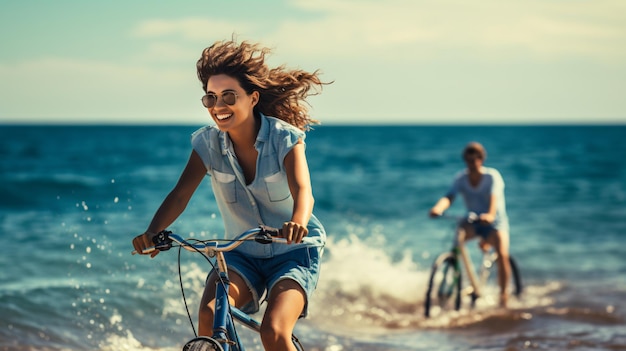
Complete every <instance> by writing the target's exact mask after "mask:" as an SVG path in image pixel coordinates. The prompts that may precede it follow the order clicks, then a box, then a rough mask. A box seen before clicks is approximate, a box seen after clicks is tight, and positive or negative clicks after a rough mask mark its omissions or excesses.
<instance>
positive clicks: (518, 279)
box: [509, 256, 524, 297]
mask: <svg viewBox="0 0 626 351" xmlns="http://www.w3.org/2000/svg"><path fill="white" fill-rule="evenodd" d="M509 262H510V263H511V280H512V281H513V288H514V290H513V294H515V296H517V297H519V296H520V295H522V291H523V290H524V287H523V286H522V276H521V274H520V270H519V266H518V265H517V262H516V261H515V260H514V259H513V256H509Z"/></svg>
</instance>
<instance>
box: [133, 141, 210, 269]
mask: <svg viewBox="0 0 626 351" xmlns="http://www.w3.org/2000/svg"><path fill="white" fill-rule="evenodd" d="M205 175H206V168H205V167H204V163H203V162H202V159H200V156H198V154H197V153H196V152H195V151H192V152H191V155H190V156H189V160H188V161H187V165H186V166H185V169H184V170H183V173H182V174H181V175H180V178H179V179H178V182H177V183H176V186H174V188H173V189H172V191H170V193H169V194H168V195H167V197H165V200H163V203H161V206H159V209H158V210H157V211H156V213H155V214H154V217H153V218H152V222H150V225H149V226H148V229H147V230H146V231H145V232H144V233H143V234H141V235H138V236H137V237H135V238H134V239H133V246H134V247H135V250H137V252H139V253H141V252H142V251H143V250H144V249H146V248H148V247H150V246H153V243H152V238H153V237H154V236H155V235H156V234H157V233H159V232H160V231H162V230H164V229H166V228H167V227H168V226H169V225H170V224H172V223H173V222H174V221H175V220H176V218H178V216H180V214H181V213H183V211H184V210H185V208H186V207H187V204H188V203H189V200H190V199H191V196H192V195H193V193H194V192H195V190H196V189H197V188H198V185H199V184H200V182H201V181H202V179H203V178H204V176H205ZM158 253H159V251H158V250H156V251H153V252H152V254H151V257H154V256H156V255H157V254H158Z"/></svg>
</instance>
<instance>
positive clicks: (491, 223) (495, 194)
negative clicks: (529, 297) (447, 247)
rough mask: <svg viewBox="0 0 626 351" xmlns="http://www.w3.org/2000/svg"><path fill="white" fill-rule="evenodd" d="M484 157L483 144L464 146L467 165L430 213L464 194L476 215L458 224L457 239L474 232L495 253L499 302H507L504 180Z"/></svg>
mask: <svg viewBox="0 0 626 351" xmlns="http://www.w3.org/2000/svg"><path fill="white" fill-rule="evenodd" d="M486 157H487V152H486V151H485V148H484V147H483V146H482V145H481V144H479V143H476V142H471V143H469V144H468V145H467V146H466V147H465V149H464V150H463V160H464V161H465V164H466V165H467V169H466V170H463V171H461V172H459V173H458V174H457V175H456V177H455V179H454V182H453V183H452V186H451V187H450V190H449V191H448V193H447V194H446V195H445V196H444V197H442V198H440V199H439V201H437V203H436V204H435V206H433V207H432V208H431V210H430V213H429V214H430V216H431V217H436V216H441V215H442V214H443V212H444V211H445V210H447V209H448V208H449V207H450V205H451V204H452V202H453V201H454V198H455V197H456V195H457V194H459V193H460V194H461V195H463V198H464V200H465V206H466V208H467V210H468V212H474V213H476V214H477V215H478V220H477V221H465V222H462V223H460V224H459V226H458V228H457V239H458V240H459V241H460V242H461V243H463V242H464V241H467V240H470V239H472V238H474V237H476V236H478V237H480V238H481V241H480V244H481V248H483V249H485V248H486V246H487V244H488V245H491V246H493V247H494V248H495V250H496V253H497V254H498V284H499V285H500V305H501V306H503V307H504V306H506V304H507V298H508V294H507V284H508V281H509V279H510V276H511V266H510V262H509V220H508V217H507V214H506V203H505V199H504V180H503V179H502V176H501V175H500V172H498V171H497V170H496V169H495V168H489V167H484V166H483V162H484V161H485V159H486Z"/></svg>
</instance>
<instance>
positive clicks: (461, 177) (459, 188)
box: [446, 167, 509, 232]
mask: <svg viewBox="0 0 626 351" xmlns="http://www.w3.org/2000/svg"><path fill="white" fill-rule="evenodd" d="M480 171H481V173H482V174H483V176H482V178H481V180H480V183H478V186H476V187H473V186H472V185H471V184H470V182H469V175H468V173H467V169H464V170H462V171H460V172H459V173H457V175H456V177H455V179H454V182H453V183H452V186H451V187H450V190H448V193H447V194H446V196H453V197H454V196H456V195H457V194H458V193H461V195H463V199H464V200H465V207H466V208H467V211H469V212H474V213H476V214H481V213H487V212H489V204H490V202H491V194H494V195H495V196H496V219H495V221H494V223H493V226H494V227H495V228H496V229H498V230H503V231H507V232H508V231H509V218H508V216H507V214H506V201H505V199H504V180H503V179H502V175H500V172H498V170H496V169H495V168H489V167H482V168H481V169H480Z"/></svg>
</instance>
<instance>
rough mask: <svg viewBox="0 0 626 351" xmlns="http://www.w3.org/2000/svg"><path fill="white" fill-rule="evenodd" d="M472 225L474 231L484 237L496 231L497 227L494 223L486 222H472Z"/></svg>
mask: <svg viewBox="0 0 626 351" xmlns="http://www.w3.org/2000/svg"><path fill="white" fill-rule="evenodd" d="M471 225H472V227H474V233H476V235H477V236H480V237H481V238H483V239H485V240H486V239H487V238H488V237H489V235H490V234H491V233H493V232H494V231H496V230H497V229H496V227H494V226H493V224H486V223H481V222H473V223H471Z"/></svg>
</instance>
